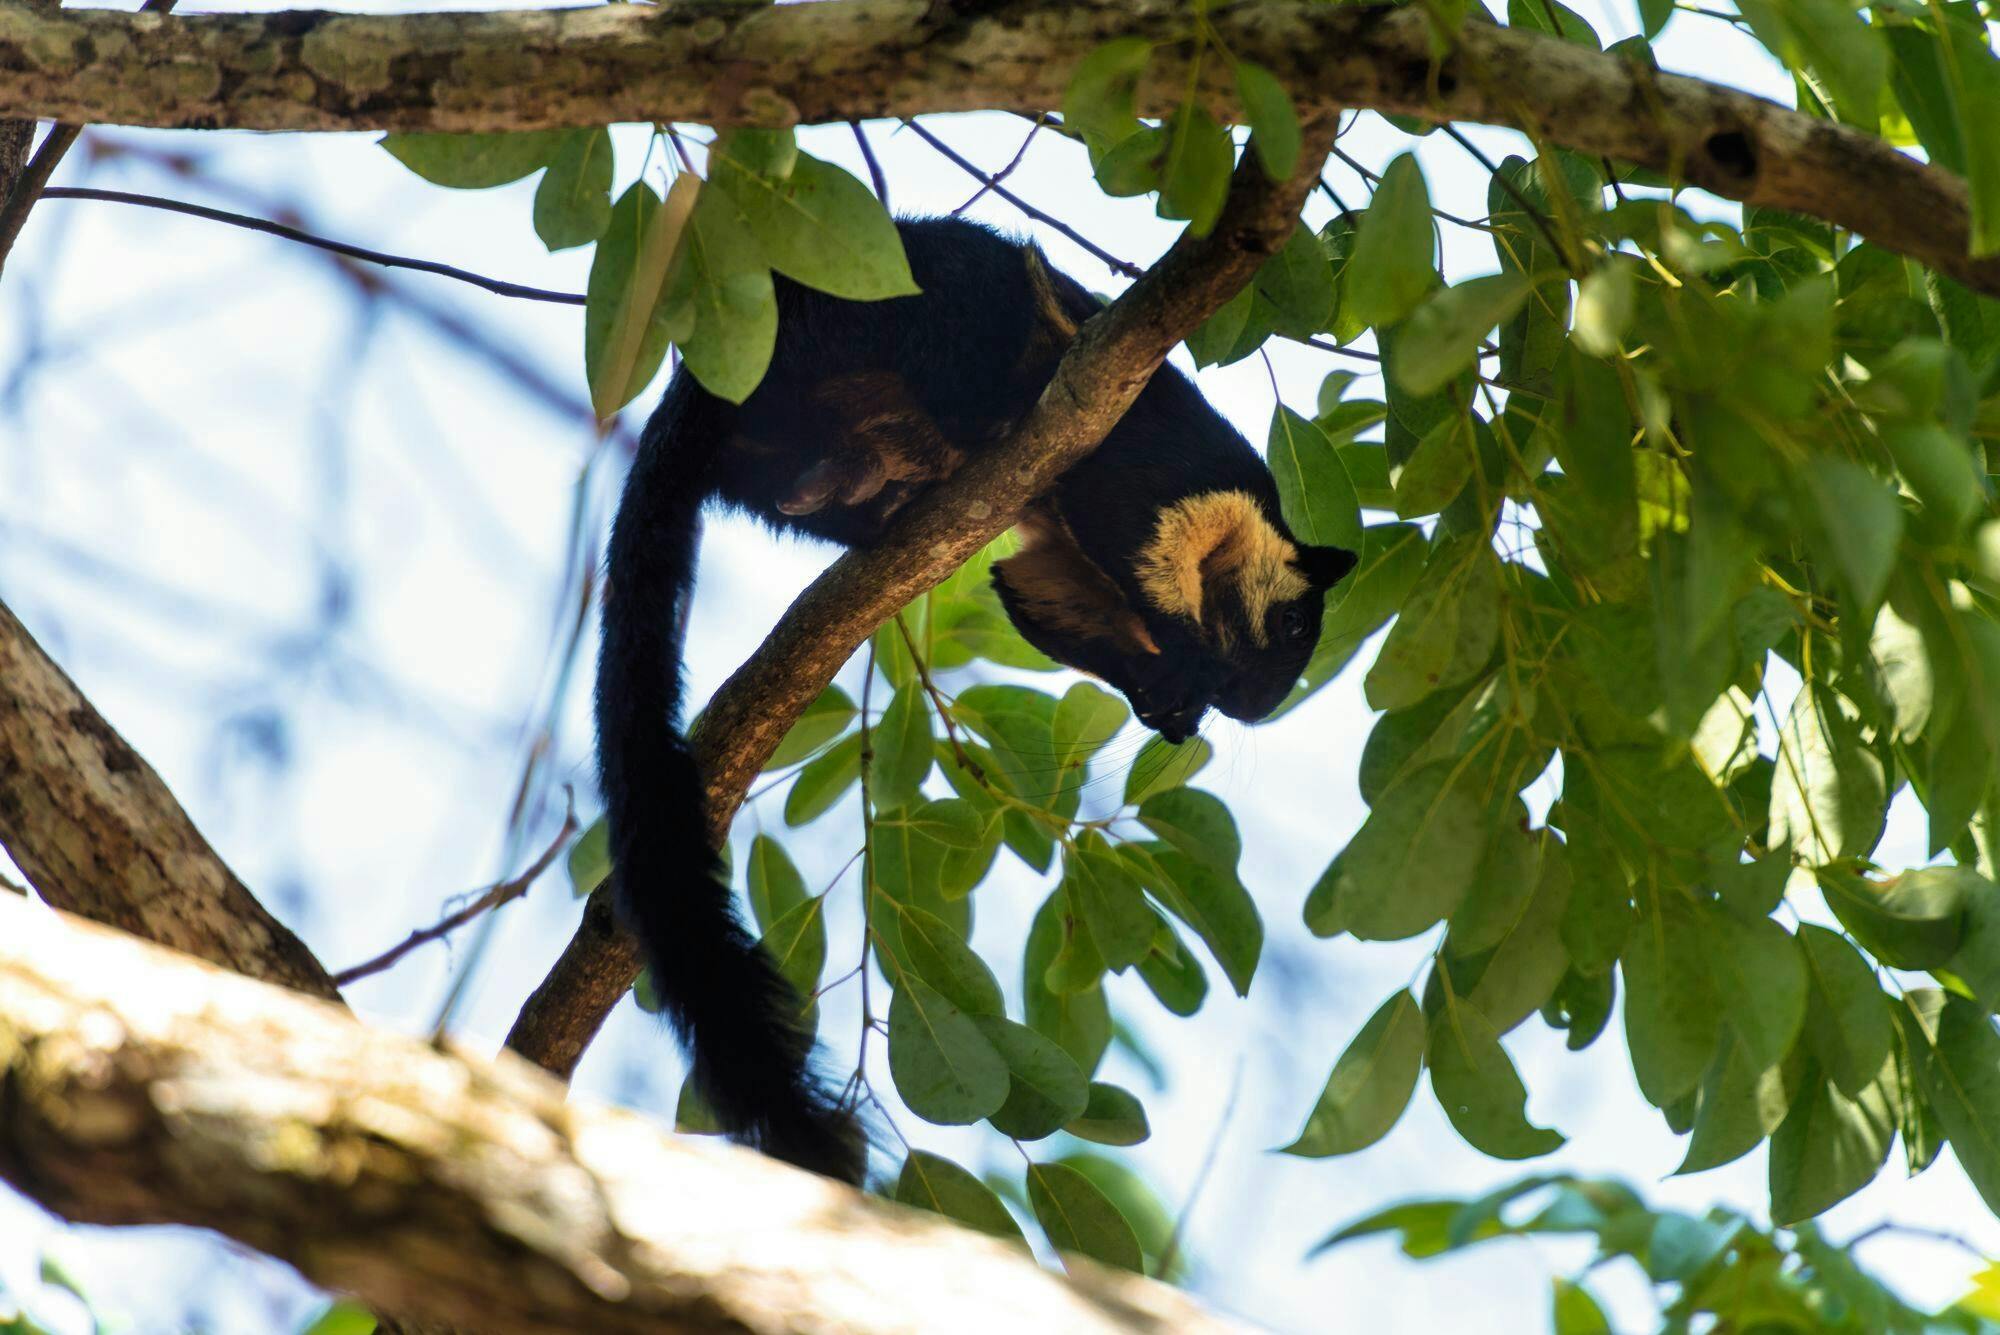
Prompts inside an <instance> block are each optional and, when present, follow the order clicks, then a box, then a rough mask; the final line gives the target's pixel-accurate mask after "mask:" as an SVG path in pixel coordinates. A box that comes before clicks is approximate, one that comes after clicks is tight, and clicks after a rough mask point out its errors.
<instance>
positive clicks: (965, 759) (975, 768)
mask: <svg viewBox="0 0 2000 1335" xmlns="http://www.w3.org/2000/svg"><path fill="white" fill-rule="evenodd" d="M895 621H896V629H897V630H899V631H901V632H903V643H904V644H905V645H906V646H908V648H909V651H910V662H912V663H914V664H915V665H916V669H917V680H918V681H919V682H920V683H922V685H923V688H924V694H925V695H928V696H929V697H930V698H931V708H933V709H935V710H937V716H938V717H939V718H940V719H943V720H944V735H945V737H946V738H948V739H949V740H950V742H951V751H952V754H953V755H954V756H956V757H957V758H958V766H959V768H960V769H962V770H964V771H965V772H966V773H967V774H970V775H971V776H972V777H973V779H974V780H975V781H976V782H977V783H978V784H979V786H980V787H981V788H984V787H985V786H986V771H985V770H983V769H981V768H980V767H979V763H978V762H977V761H975V760H974V759H973V758H972V757H971V756H969V755H967V754H966V753H965V747H964V745H963V744H962V743H960V741H959V740H958V726H957V725H956V724H954V723H953V722H952V720H951V710H950V709H949V708H947V707H946V705H945V701H944V696H943V695H941V694H940V693H939V692H938V688H937V683H935V682H933V681H932V680H931V667H930V664H929V663H926V662H925V661H924V656H923V655H922V654H920V653H918V652H917V642H916V640H915V639H913V638H911V635H910V628H909V627H908V626H906V625H904V624H903V614H902V613H901V612H898V613H897V614H896V617H895Z"/></svg>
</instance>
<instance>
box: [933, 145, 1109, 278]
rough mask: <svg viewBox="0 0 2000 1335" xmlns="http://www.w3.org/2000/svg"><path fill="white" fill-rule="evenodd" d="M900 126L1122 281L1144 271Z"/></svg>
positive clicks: (950, 150)
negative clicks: (1085, 253)
mask: <svg viewBox="0 0 2000 1335" xmlns="http://www.w3.org/2000/svg"><path fill="white" fill-rule="evenodd" d="M903 124H905V125H907V126H909V127H910V129H911V130H912V131H914V132H915V133H916V136H917V138H919V139H921V140H923V141H924V142H925V143H927V144H929V145H930V146H931V147H932V148H934V149H936V150H937V151H938V152H940V153H942V154H943V155H944V156H945V157H946V158H948V159H950V161H951V162H952V164H953V165H954V166H956V167H957V168H958V169H959V170H961V171H963V172H965V173H966V174H967V175H968V176H971V177H972V178H973V179H974V180H977V181H982V182H984V183H985V184H986V185H987V186H988V187H990V188H991V189H992V191H993V193H994V194H996V195H998V196H1000V198H1002V199H1004V200H1006V201H1007V202H1008V203H1009V204H1012V205H1013V206H1014V207H1015V208H1017V209H1019V210H1020V211H1021V212H1023V213H1025V214H1027V215H1028V216H1029V217H1030V218H1033V219H1034V220H1035V221H1036V222H1038V223H1041V224H1043V225H1044V226H1046V227H1053V228H1054V229H1055V230H1056V231H1058V232H1061V233H1062V234H1063V235H1064V236H1066V237H1068V238H1069V239H1070V240H1072V241H1074V242H1076V244H1077V245H1079V246H1082V247H1083V248H1084V249H1085V250H1087V251H1089V252H1090V253H1091V254H1092V255H1095V256H1096V257H1097V258H1098V259H1100V260H1102V261H1104V263H1105V265H1106V266H1107V267H1109V268H1110V270H1111V272H1113V273H1115V274H1120V275H1122V276H1124V277H1126V278H1137V277H1138V276H1139V275H1140V274H1141V273H1143V272H1144V270H1142V269H1141V268H1140V267H1139V266H1138V265H1136V264H1133V263H1132V262H1131V261H1129V260H1121V259H1119V258H1118V257H1117V256H1116V255H1113V254H1112V253H1111V252H1110V251H1108V250H1106V249H1105V248H1104V247H1102V246H1100V245H1098V244H1097V243H1096V242H1095V241H1092V240H1091V239H1090V238H1088V237H1086V236H1085V235H1084V234H1083V233H1081V232H1079V231H1077V230H1076V229H1075V228H1074V227H1071V226H1070V225H1069V224H1068V223H1066V222H1064V221H1063V220H1062V219H1061V218H1058V217H1056V216H1055V215H1053V214H1049V213H1044V212H1042V211H1041V210H1040V209H1038V208H1036V207H1035V206H1034V205H1033V204H1030V203H1029V202H1028V201H1027V200H1025V199H1022V198H1021V197H1020V196H1019V195H1017V194H1015V193H1014V192H1013V191H1011V190H1009V189H1008V188H1007V187H1006V186H1004V185H1001V184H1000V183H999V182H998V181H996V180H995V179H994V178H993V177H992V176H990V175H988V174H987V173H986V172H983V171H981V170H980V169H979V168H978V167H976V166H974V165H973V164H972V163H971V162H969V161H967V160H966V159H965V158H963V157H961V156H960V155H959V152H958V150H957V149H955V148H953V147H952V146H951V145H950V144H947V143H946V142H945V141H944V140H942V139H940V138H938V137H937V136H936V135H934V134H932V133H931V132H930V131H929V130H926V129H925V128H924V127H923V126H921V125H919V124H917V123H916V122H915V121H913V120H906V121H904V122H903Z"/></svg>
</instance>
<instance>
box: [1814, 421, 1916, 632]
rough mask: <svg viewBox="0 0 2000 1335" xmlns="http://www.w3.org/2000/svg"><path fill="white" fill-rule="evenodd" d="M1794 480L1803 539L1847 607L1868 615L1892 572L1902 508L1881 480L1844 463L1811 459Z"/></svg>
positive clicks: (1879, 599)
mask: <svg viewBox="0 0 2000 1335" xmlns="http://www.w3.org/2000/svg"><path fill="white" fill-rule="evenodd" d="M1797 476H1798V485H1799V489H1800V492H1801V493H1802V499H1803V500H1804V501H1805V502H1806V506H1805V516H1804V517H1805V519H1806V521H1807V522H1806V530H1807V537H1809V538H1810V539H1812V541H1813V546H1814V548H1815V549H1816V550H1817V551H1818V552H1819V553H1820V556H1821V559H1822V560H1824V561H1826V562H1827V563H1828V564H1829V565H1831V566H1832V568H1833V573H1834V578H1835V579H1836V580H1838V581H1839V583H1840V586H1841V588H1842V590H1843V591H1844V592H1845V593H1846V595H1847V597H1848V600H1849V602H1850V603H1851V605H1852V606H1853V607H1854V608H1855V609H1856V611H1857V612H1859V613H1861V614H1862V615H1863V616H1868V615H1872V614H1873V612H1874V610H1875V608H1876V607H1877V606H1879V605H1880V604H1881V601H1882V593H1883V591H1884V590H1885V589H1887V588H1888V586H1889V574H1890V572H1891V571H1893V570H1894V569H1895V567H1896V550H1897V548H1898V546H1899V545H1900V544H1901V543H1902V540H1903V507H1902V505H1901V504H1900V503H1898V501H1897V500H1896V494H1895V493H1894V492H1893V491H1891V490H1890V489H1889V488H1888V487H1887V486H1886V485H1884V484H1883V482H1882V480H1881V479H1880V478H1878V477H1876V476H1875V475H1874V474H1873V473H1871V472H1869V471H1868V470H1867V469H1866V468H1863V467H1862V466H1861V465H1860V464H1857V463H1850V462H1849V461H1847V460H1845V459H1832V458H1823V459H1815V460H1813V461H1812V463H1811V464H1809V465H1807V466H1806V467H1804V468H1802V469H1800V470H1799V472H1798V475H1797Z"/></svg>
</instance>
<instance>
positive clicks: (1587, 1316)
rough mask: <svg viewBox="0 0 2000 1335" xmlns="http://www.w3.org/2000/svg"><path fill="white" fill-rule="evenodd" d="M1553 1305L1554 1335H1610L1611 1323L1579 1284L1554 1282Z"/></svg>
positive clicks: (1564, 1281) (1561, 1280)
mask: <svg viewBox="0 0 2000 1335" xmlns="http://www.w3.org/2000/svg"><path fill="white" fill-rule="evenodd" d="M1553 1305H1554V1311H1553V1313H1552V1316H1551V1319H1552V1321H1553V1324H1554V1327H1555V1335H1611V1322H1610V1321H1609V1320H1608V1319H1607V1318H1606V1317H1605V1315H1604V1309H1603V1308H1601V1307H1599V1306H1598V1305H1597V1300H1596V1299H1595V1298H1593V1297H1591V1296H1590V1290H1588V1289H1586V1288H1584V1287H1583V1286H1582V1285H1581V1284H1572V1283H1570V1282H1569V1281H1568V1280H1566V1279H1558V1280H1556V1281H1555V1298H1554V1304H1553Z"/></svg>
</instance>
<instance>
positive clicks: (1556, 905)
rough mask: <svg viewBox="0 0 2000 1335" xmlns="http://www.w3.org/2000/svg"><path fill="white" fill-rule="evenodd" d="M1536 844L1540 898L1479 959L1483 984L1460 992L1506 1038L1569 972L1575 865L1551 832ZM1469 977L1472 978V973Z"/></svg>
mask: <svg viewBox="0 0 2000 1335" xmlns="http://www.w3.org/2000/svg"><path fill="white" fill-rule="evenodd" d="M1535 839H1536V842H1537V843H1539V844H1540V845H1541V846H1542V857H1541V859H1540V866H1539V869H1538V870H1539V873H1540V874H1539V876H1538V879H1537V883H1536V886H1535V893H1534V895H1533V896H1532V897H1531V898H1530V899H1529V900H1528V902H1527V904H1526V905H1524V906H1523V909H1522V912H1521V915H1520V916H1519V918H1517V919H1516V920H1514V921H1513V922H1511V923H1509V924H1508V926H1507V930H1506V931H1505V933H1504V934H1503V935H1502V936H1501V938H1500V940H1499V941H1498V942H1496V943H1495V944H1494V946H1493V948H1492V949H1491V950H1490V951H1487V952H1485V953H1484V954H1483V955H1481V956H1480V957H1479V958H1478V961H1477V970H1478V981H1477V982H1476V983H1470V984H1469V985H1467V986H1465V987H1463V988H1462V989H1460V990H1461V992H1462V994H1463V995H1464V996H1465V998H1466V999H1467V1000H1468V1001H1470V1002H1471V1003H1472V1004H1473V1005H1474V1006H1476V1007H1478V1009H1479V1012H1480V1014H1482V1015H1484V1016H1485V1017H1486V1018H1487V1019H1488V1020H1490V1021H1491V1022H1492V1024H1493V1027H1494V1029H1495V1030H1497V1031H1498V1032H1500V1033H1503V1034H1504V1033H1507V1032H1508V1031H1509V1030H1511V1029H1513V1028H1514V1026H1516V1025H1518V1024H1520V1023H1521V1021H1523V1020H1525V1019H1527V1018H1528V1017H1529V1016H1530V1015H1532V1014H1534V1013H1535V1011H1536V1010H1538V1009H1539V1008H1540V1007H1541V1005H1542V1003H1543V1002H1545V1001H1547V1000H1548V999H1549V997H1550V995H1551V994H1552V993H1554V991H1555V990H1556V985H1557V984H1558V983H1560V982H1561V981H1562V978H1563V975H1564V974H1565V973H1567V972H1568V971H1569V964H1570V960H1569V955H1568V953H1567V952H1566V951H1565V950H1564V949H1563V944H1562V933H1561V924H1562V921H1563V916H1564V910H1566V909H1567V908H1568V907H1569V897H1570V869H1569V859H1568V856H1567V853H1566V852H1565V850H1564V848H1563V846H1562V844H1560V843H1558V842H1557V841H1556V840H1555V838H1554V837H1553V836H1551V835H1549V834H1548V833H1547V832H1545V831H1544V832H1541V833H1539V834H1537V835H1536V836H1535ZM1454 930H1455V929H1454ZM1449 956H1450V952H1449V951H1447V961H1446V962H1447V966H1448V967H1450V968H1451V969H1452V977H1453V979H1454V980H1457V979H1458V978H1459V975H1460V971H1461V969H1460V966H1459V965H1458V964H1457V963H1456V962H1455V961H1453V960H1452V959H1450V958H1449ZM1467 964H1468V965H1470V964H1471V962H1470V961H1468V962H1467ZM1464 972H1466V973H1470V972H1471V969H1470V967H1466V968H1464Z"/></svg>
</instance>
